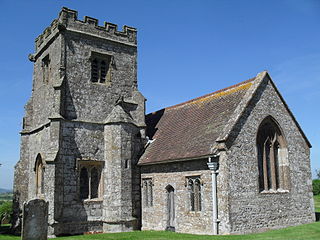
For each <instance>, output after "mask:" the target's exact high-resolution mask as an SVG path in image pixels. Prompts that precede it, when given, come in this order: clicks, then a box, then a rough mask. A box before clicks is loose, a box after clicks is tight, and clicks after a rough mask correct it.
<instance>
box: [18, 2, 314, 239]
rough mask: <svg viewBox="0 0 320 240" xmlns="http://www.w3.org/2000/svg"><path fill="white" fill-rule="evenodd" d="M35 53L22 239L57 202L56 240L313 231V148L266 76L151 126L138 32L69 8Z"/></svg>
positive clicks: (21, 182)
mask: <svg viewBox="0 0 320 240" xmlns="http://www.w3.org/2000/svg"><path fill="white" fill-rule="evenodd" d="M35 42H36V47H35V52H34V53H33V54H30V55H29V59H30V61H32V62H33V64H34V74H33V88H32V96H31V98H30V99H29V101H28V102H27V104H26V106H25V117H24V119H23V128H22V131H21V150H20V160H19V161H18V163H17V164H16V167H15V179H14V204H15V207H14V224H13V228H14V230H15V231H16V232H19V230H20V227H21V217H22V209H23V203H24V202H28V201H30V200H32V199H42V200H44V201H45V202H48V234H49V235H50V236H58V235H69V234H82V233H86V232H123V231H132V230H139V229H142V230H170V231H177V232H185V233H196V234H239V233H250V232H259V231H263V230H267V229H273V228H281V227H286V226H292V225H297V224H303V223H309V222H312V221H314V209H313V199H312V191H311V190H312V189H311V188H312V184H311V170H310V151H309V149H310V147H311V144H310V143H309V141H308V139H307V138H306V136H305V135H304V133H303V131H302V129H301V128H300V126H299V124H298V123H297V121H296V120H295V118H294V116H293V114H292V113H291V111H290V109H289V108H288V106H287V104H286V103H285V101H284V99H283V98H282V96H281V94H280V93H279V91H278V90H277V88H276V86H275V84H274V83H273V81H272V79H271V78H270V76H269V74H268V73H267V72H262V73H259V74H258V75H257V76H256V77H254V78H252V79H249V80H247V81H244V82H241V83H239V84H237V85H234V86H231V87H229V88H226V89H222V90H219V91H217V92H214V93H210V94H208V95H205V96H202V97H199V98H196V99H192V100H190V101H187V102H185V103H181V104H178V105H175V106H172V107H168V108H165V109H161V110H159V111H157V112H155V113H151V114H149V115H147V116H146V115H145V98H144V97H143V95H142V94H141V93H140V92H139V90H138V85H137V31H136V29H135V28H131V27H127V26H124V27H123V30H122V31H119V30H118V29H117V25H115V24H112V23H108V22H106V23H105V24H104V26H101V25H99V24H98V20H97V19H94V18H91V17H87V16H86V17H85V18H84V20H83V21H82V20H79V19H78V17H77V12H76V11H74V10H70V9H67V8H62V10H61V12H60V13H59V16H58V18H57V19H55V20H54V21H53V22H52V24H51V25H50V26H49V27H48V28H47V29H45V31H44V32H43V33H42V34H41V35H40V36H39V37H38V38H37V39H36V41H35ZM268 121H269V122H268ZM265 122H268V123H269V125H263V123H265ZM264 126H269V128H268V130H264V129H267V127H265V128H263V127H264ZM270 126H272V127H270ZM261 129H262V130H261ZM263 131H264V132H263ZM261 132H262V133H263V134H265V135H263V134H262V133H261ZM271 132H272V133H274V135H273V136H272V138H271V140H270V139H269V138H270V137H269V138H267V137H266V139H264V140H265V142H264V144H265V145H263V149H264V150H263V152H261V150H260V149H261V143H260V142H259V141H260V140H259V139H263V137H264V136H269V135H270V134H271ZM268 134H269V135H268ZM277 137H278V138H277ZM278 139H281V141H280V142H279V141H278ZM258 140H259V141H258ZM209 168H210V169H209ZM262 181H263V182H262ZM271 183H272V184H271ZM262 187H263V188H262Z"/></svg>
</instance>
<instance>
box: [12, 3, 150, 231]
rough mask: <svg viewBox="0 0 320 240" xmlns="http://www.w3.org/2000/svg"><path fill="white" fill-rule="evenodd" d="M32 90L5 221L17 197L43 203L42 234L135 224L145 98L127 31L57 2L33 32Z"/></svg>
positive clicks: (132, 39) (132, 37)
mask: <svg viewBox="0 0 320 240" xmlns="http://www.w3.org/2000/svg"><path fill="white" fill-rule="evenodd" d="M35 42H36V48H35V53H34V54H32V55H30V56H29V59H30V60H31V61H32V62H33V63H34V74H33V88H32V96H31V98H30V99H29V101H28V103H27V104H26V106H25V111H26V113H25V117H24V119H23V129H22V131H21V152H20V160H19V162H18V163H17V165H16V167H15V182H14V194H15V204H16V212H15V227H16V228H18V226H19V215H20V213H19V212H18V211H19V210H18V209H21V208H22V204H23V202H24V201H28V200H30V199H34V198H42V199H45V200H46V201H48V202H49V218H48V219H49V234H50V235H61V234H77V233H83V232H90V231H93V232H102V231H103V232H117V231H130V230H135V229H139V228H140V218H141V217H140V212H141V209H140V173H139V169H138V168H137V166H136V163H137V161H138V158H139V156H140V154H141V151H142V148H143V145H144V141H145V121H144V116H145V98H144V97H143V96H142V94H141V93H140V92H139V91H138V89H137V32H136V29H134V28H131V27H127V26H124V27H123V31H118V30H117V25H115V24H112V23H105V24H104V26H100V25H98V20H97V19H94V18H91V17H85V18H84V20H83V21H81V20H78V18H77V12H76V11H74V10H70V9H67V8H63V9H62V10H61V12H60V14H59V17H58V18H57V19H55V20H54V21H53V22H52V24H51V25H50V26H49V27H48V28H47V29H46V30H45V31H44V32H43V34H41V35H40V36H39V37H38V38H37V39H36V41H35Z"/></svg>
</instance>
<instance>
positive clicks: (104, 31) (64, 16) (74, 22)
mask: <svg viewBox="0 0 320 240" xmlns="http://www.w3.org/2000/svg"><path fill="white" fill-rule="evenodd" d="M98 23H99V21H98V19H96V18H92V17H88V16H85V17H84V20H83V21H82V20H79V19H78V12H77V11H75V10H72V9H68V8H66V7H63V8H62V9H61V11H60V13H59V17H58V18H57V19H55V20H53V22H52V23H51V25H50V26H49V27H47V28H46V29H45V30H44V32H43V33H42V34H40V35H39V36H38V37H37V38H36V40H35V43H36V52H38V51H39V50H40V49H41V48H42V47H43V46H45V45H46V44H47V43H48V41H49V40H50V39H52V37H54V36H56V33H58V32H60V31H64V30H67V31H68V30H69V31H74V32H78V33H83V34H88V35H92V36H96V37H99V38H105V39H108V40H111V41H115V42H120V43H124V44H128V45H136V44H137V30H136V29H135V28H133V27H128V26H123V28H122V31H119V30H118V26H117V25H116V24H113V23H109V22H104V25H103V26H99V24H98Z"/></svg>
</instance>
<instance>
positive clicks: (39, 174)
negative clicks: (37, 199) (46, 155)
mask: <svg viewBox="0 0 320 240" xmlns="http://www.w3.org/2000/svg"><path fill="white" fill-rule="evenodd" d="M35 171H36V195H37V196H41V195H42V194H44V165H43V161H42V157H41V155H40V154H38V156H37V159H36V167H35Z"/></svg>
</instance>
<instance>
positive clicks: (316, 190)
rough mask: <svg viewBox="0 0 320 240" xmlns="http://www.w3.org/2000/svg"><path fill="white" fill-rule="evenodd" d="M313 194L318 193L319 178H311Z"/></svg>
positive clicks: (319, 188) (319, 191) (319, 187)
mask: <svg viewBox="0 0 320 240" xmlns="http://www.w3.org/2000/svg"><path fill="white" fill-rule="evenodd" d="M312 189H313V195H318V194H320V179H315V180H312Z"/></svg>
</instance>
